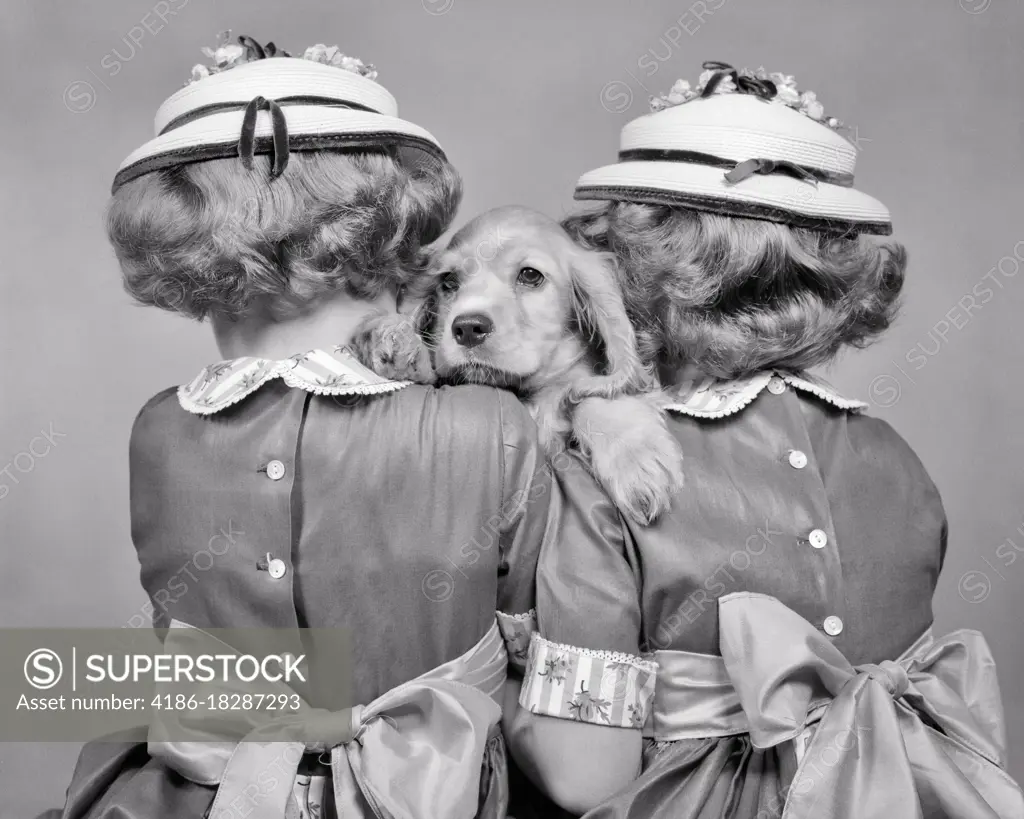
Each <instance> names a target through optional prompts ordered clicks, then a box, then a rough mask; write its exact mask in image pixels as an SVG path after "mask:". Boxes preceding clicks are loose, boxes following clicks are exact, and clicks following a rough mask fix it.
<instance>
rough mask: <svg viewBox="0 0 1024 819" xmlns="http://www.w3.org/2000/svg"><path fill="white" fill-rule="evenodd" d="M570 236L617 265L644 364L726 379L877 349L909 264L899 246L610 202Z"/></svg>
mask: <svg viewBox="0 0 1024 819" xmlns="http://www.w3.org/2000/svg"><path fill="white" fill-rule="evenodd" d="M563 227H565V229H566V230H567V231H568V232H569V233H570V235H572V236H573V238H574V239H576V241H578V242H580V243H581V244H583V245H584V246H585V247H589V248H591V249H594V250H602V251H608V252H611V253H613V254H614V255H615V258H616V260H617V263H618V269H619V279H620V283H621V286H622V289H623V294H624V298H625V300H626V305H627V309H628V311H629V314H630V317H631V319H632V321H633V324H634V327H635V329H636V332H637V339H638V343H639V346H640V352H641V356H642V357H643V359H644V362H645V363H647V364H655V363H658V362H661V363H666V364H669V365H673V364H676V365H678V364H682V363H685V362H692V363H694V364H695V365H697V366H698V367H699V368H700V370H701V371H703V372H704V373H706V374H708V375H711V376H714V377H717V378H739V377H742V376H745V375H749V374H751V373H754V372H757V371H759V370H764V369H770V368H780V369H788V370H802V369H806V368H808V367H813V366H816V365H820V364H824V363H826V362H828V361H830V360H831V359H833V358H834V357H835V356H836V354H837V353H838V352H839V351H840V349H841V348H842V347H844V346H846V345H849V346H853V347H864V346H866V345H868V344H869V343H871V342H872V341H873V340H874V339H875V338H876V337H877V336H878V335H879V334H880V333H882V332H883V331H884V330H885V329H886V328H888V327H889V325H890V324H891V323H892V321H893V320H894V319H895V317H896V314H897V312H898V309H899V294H900V290H901V289H902V287H903V279H904V272H905V270H906V263H907V254H906V250H905V249H904V247H903V246H902V245H900V244H898V243H895V242H889V243H877V242H875V241H873V240H871V239H869V238H867V237H864V236H858V235H845V236H843V235H831V234H827V233H821V232H817V231H813V230H806V229H802V228H795V227H790V226H788V225H784V224H777V223H774V222H768V221H762V220H757V219H745V218H734V217H728V216H719V215H717V214H713V213H706V212H700V211H693V210H688V209H686V208H682V207H669V206H662V205H647V204H635V203H628V202H609V203H605V204H603V205H601V206H600V207H599V208H598V209H597V210H594V211H587V212H581V213H577V214H573V215H571V216H569V217H568V218H567V219H566V220H565V221H564V222H563Z"/></svg>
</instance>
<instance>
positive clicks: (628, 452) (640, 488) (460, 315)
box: [353, 207, 683, 524]
mask: <svg viewBox="0 0 1024 819" xmlns="http://www.w3.org/2000/svg"><path fill="white" fill-rule="evenodd" d="M427 287H428V288H429V290H426V291H425V292H423V291H421V293H420V294H421V295H422V296H423V297H424V298H423V300H422V302H421V304H420V307H419V309H418V311H417V312H418V316H417V320H416V322H415V324H414V323H413V322H411V321H409V320H408V319H403V318H401V317H394V316H391V317H388V318H384V319H376V320H372V321H370V322H368V323H367V324H366V325H364V328H363V329H362V331H361V333H360V334H359V335H357V338H356V339H355V340H354V342H353V344H354V347H355V349H356V352H357V354H358V355H359V356H360V358H362V359H363V362H364V363H365V364H367V365H368V366H370V367H372V368H374V369H375V370H376V371H377V372H380V373H381V374H385V375H389V376H391V377H395V378H407V379H410V380H415V381H419V382H421V383H422V382H424V381H427V380H429V376H428V375H427V373H426V367H425V352H424V345H426V347H428V348H429V349H430V351H431V352H432V353H433V356H432V359H433V368H434V372H435V377H436V378H437V379H438V380H440V381H442V382H446V383H478V384H488V385H492V386H495V387H501V388H504V389H509V390H512V391H514V392H515V393H517V394H518V395H519V397H520V398H521V399H522V400H523V401H524V402H525V403H526V404H527V406H529V407H530V409H531V411H532V413H533V416H534V418H535V420H536V422H537V426H538V429H539V431H540V436H541V440H542V442H543V444H544V446H545V447H546V449H547V450H548V452H549V453H550V454H556V453H558V452H560V451H561V450H563V449H564V448H566V447H567V446H572V445H575V446H577V447H578V448H579V449H580V451H581V453H582V454H583V456H584V457H585V459H586V461H587V462H588V464H589V465H590V466H591V468H592V470H593V472H594V474H595V476H596V477H597V478H598V480H600V481H601V483H602V484H603V485H604V487H605V489H606V490H607V492H608V493H609V495H610V496H611V498H612V500H613V501H614V502H615V503H616V504H617V505H618V507H619V508H620V509H621V510H622V511H623V512H624V513H625V514H626V515H628V516H629V517H631V518H632V519H634V520H636V521H638V522H640V523H644V524H646V523H650V522H652V521H653V520H654V519H656V518H657V517H658V515H659V514H660V513H661V512H663V511H664V510H665V509H666V508H667V507H668V505H669V501H670V498H671V495H672V493H673V492H675V491H676V490H677V489H678V488H679V487H680V486H681V484H682V478H683V474H682V454H681V453H680V451H679V448H678V445H677V443H676V441H675V439H674V438H673V437H672V435H671V433H669V431H668V429H667V427H666V424H665V421H664V418H663V414H662V411H661V409H660V406H659V403H660V394H659V393H658V391H657V385H656V383H655V380H654V378H653V377H652V376H651V375H650V374H649V372H648V371H647V370H646V369H645V368H644V366H643V365H642V363H641V362H640V358H639V356H638V354H637V347H636V339H635V336H634V332H633V327H632V325H631V324H630V321H629V318H628V317H627V315H626V310H625V307H624V305H623V300H622V294H621V292H620V290H619V286H618V284H617V282H616V278H615V272H614V268H613V267H612V264H611V262H610V257H609V256H608V255H607V254H602V253H597V252H594V251H590V250H585V249H583V248H582V247H580V246H579V245H578V244H576V243H574V242H573V241H572V240H571V239H570V238H569V236H568V234H566V233H565V231H564V230H562V228H561V227H559V225H558V224H557V223H556V222H555V221H553V220H551V219H549V218H547V217H545V216H543V215H541V214H539V213H536V212H534V211H531V210H528V209H526V208H520V207H503V208H497V209H495V210H492V211H489V212H487V213H484V214H483V215H481V216H479V217H477V218H476V219H474V220H473V221H472V222H470V223H469V224H468V225H466V226H465V227H464V228H462V230H460V231H459V232H458V233H457V234H456V235H455V236H454V237H453V239H452V240H451V242H450V244H449V245H448V247H447V249H446V250H444V251H442V252H441V253H440V254H439V255H438V256H437V257H436V258H435V259H434V262H433V264H432V265H431V270H430V275H429V277H428V281H427ZM417 331H419V332H417Z"/></svg>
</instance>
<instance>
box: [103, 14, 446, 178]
mask: <svg viewBox="0 0 1024 819" xmlns="http://www.w3.org/2000/svg"><path fill="white" fill-rule="evenodd" d="M229 38H230V32H224V33H223V34H221V37H220V43H219V45H218V47H217V48H216V49H209V48H207V49H204V53H205V54H207V55H208V56H209V57H211V58H212V59H213V60H214V65H212V66H204V65H197V66H195V67H194V68H193V69H192V78H191V80H189V82H188V83H187V84H186V86H185V87H184V88H182V89H180V90H179V91H177V92H176V93H174V94H172V95H171V96H170V97H168V98H167V99H166V100H165V101H164V103H163V104H162V105H161V106H160V108H159V110H158V111H157V114H156V122H155V130H156V137H155V138H154V139H151V140H150V141H149V142H147V143H145V144H144V145H143V146H141V147H140V148H138V149H136V150H135V151H133V152H132V153H131V154H130V155H129V156H128V157H127V158H126V159H125V160H124V161H123V162H122V163H121V166H120V168H119V169H118V171H117V175H116V176H115V178H114V184H113V189H114V190H117V189H118V188H119V187H120V186H121V185H123V184H125V183H126V182H128V181H130V180H132V179H135V178H137V177H139V176H142V175H143V174H146V173H150V172H151V171H154V170H160V169H162V168H168V167H172V166H175V165H181V164H185V163H189V162H201V161H204V160H208V159H218V158H223V157H229V156H235V155H237V156H239V157H240V158H241V160H242V161H243V162H244V163H245V164H246V165H247V166H248V167H251V166H252V158H253V156H254V155H256V154H272V155H273V167H272V174H273V175H274V176H278V175H280V174H281V173H283V172H284V169H285V168H286V167H287V164H288V157H289V154H290V152H291V151H301V150H321V149H345V148H348V149H367V150H370V149H373V150H382V149H383V150H395V151H397V152H398V153H399V154H401V155H402V156H403V157H404V158H406V159H407V160H408V161H411V162H416V161H418V160H419V159H420V158H422V155H423V154H424V153H425V154H432V155H434V156H437V157H440V158H442V159H443V158H444V152H443V150H442V149H441V146H440V144H439V143H438V142H437V140H436V139H435V138H434V137H433V136H432V135H431V134H430V133H428V132H427V131H425V130H424V129H423V128H420V127H419V126H418V125H414V124H413V123H411V122H406V121H405V120H402V119H399V118H398V104H397V103H396V101H395V98H394V97H393V96H391V94H390V93H388V91H387V89H386V88H384V87H383V86H382V85H380V84H378V83H377V82H376V81H375V80H376V77H377V72H376V70H375V69H374V68H373V66H372V65H366V64H364V63H363V62H362V61H361V60H358V59H356V58H354V57H348V56H346V55H344V54H342V53H341V52H340V51H339V50H338V48H337V46H330V47H328V46H324V45H316V46H312V47H310V48H308V49H306V51H305V52H304V53H303V55H302V56H301V57H293V56H291V55H290V54H289V53H288V52H286V51H281V50H279V49H277V48H276V47H275V46H274V44H273V43H267V45H266V46H262V45H260V44H259V43H257V42H256V41H255V40H253V39H252V38H251V37H246V36H242V37H239V38H238V41H237V42H231V41H230V39H229Z"/></svg>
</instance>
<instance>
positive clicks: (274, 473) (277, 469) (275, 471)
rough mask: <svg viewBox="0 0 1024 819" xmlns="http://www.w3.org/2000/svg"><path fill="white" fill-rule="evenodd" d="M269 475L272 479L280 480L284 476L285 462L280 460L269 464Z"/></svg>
mask: <svg viewBox="0 0 1024 819" xmlns="http://www.w3.org/2000/svg"><path fill="white" fill-rule="evenodd" d="M267 477H268V478H270V480H272V481H279V480H281V478H283V477H284V464H283V463H281V462H280V461H278V460H274V461H271V462H270V463H269V464H267Z"/></svg>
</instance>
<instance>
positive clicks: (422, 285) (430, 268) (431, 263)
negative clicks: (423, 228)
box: [398, 247, 444, 341]
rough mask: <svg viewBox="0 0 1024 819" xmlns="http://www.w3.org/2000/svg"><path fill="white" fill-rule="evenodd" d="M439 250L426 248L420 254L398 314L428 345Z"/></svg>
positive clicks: (434, 320)
mask: <svg viewBox="0 0 1024 819" xmlns="http://www.w3.org/2000/svg"><path fill="white" fill-rule="evenodd" d="M443 251H444V248H443V247H440V248H438V247H429V248H423V249H421V250H420V255H419V259H418V263H417V273H416V275H415V276H414V277H412V278H411V279H410V280H409V281H408V283H407V284H406V286H405V289H404V291H403V293H402V297H401V300H400V301H399V305H398V310H399V312H400V313H403V314H404V315H407V316H409V317H410V319H411V320H412V322H413V325H414V326H415V328H416V332H417V333H419V334H420V335H421V336H423V337H424V338H425V339H427V340H428V341H430V340H432V339H433V336H434V334H435V332H436V329H437V321H438V306H439V304H438V292H439V289H440V285H441V271H440V269H439V268H438V260H439V259H440V257H441V254H442V253H443Z"/></svg>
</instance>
